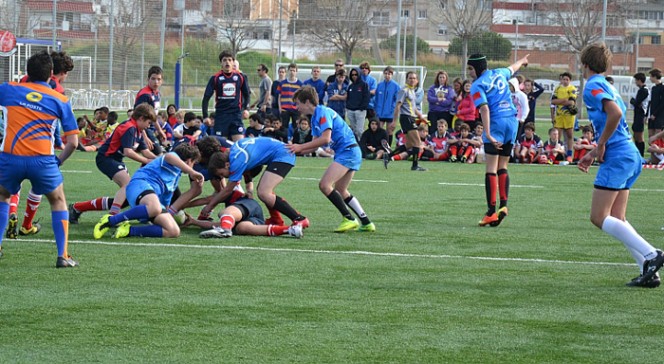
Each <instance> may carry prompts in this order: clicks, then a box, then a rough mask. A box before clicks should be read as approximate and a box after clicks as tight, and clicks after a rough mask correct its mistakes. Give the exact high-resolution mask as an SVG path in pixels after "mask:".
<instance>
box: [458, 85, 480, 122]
mask: <svg viewBox="0 0 664 364" xmlns="http://www.w3.org/2000/svg"><path fill="white" fill-rule="evenodd" d="M471 85H472V82H470V80H465V81H463V84H462V85H461V93H460V94H459V98H460V101H459V102H458V104H457V106H456V117H457V122H464V123H466V124H468V126H469V127H470V128H471V129H472V130H475V125H477V108H476V107H475V103H474V102H473V98H472V97H471V96H470V86H471Z"/></svg>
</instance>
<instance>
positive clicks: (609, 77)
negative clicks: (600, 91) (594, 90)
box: [604, 76, 614, 84]
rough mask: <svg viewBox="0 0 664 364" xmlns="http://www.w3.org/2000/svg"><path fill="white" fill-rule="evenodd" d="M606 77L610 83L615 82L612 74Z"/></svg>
mask: <svg viewBox="0 0 664 364" xmlns="http://www.w3.org/2000/svg"><path fill="white" fill-rule="evenodd" d="M604 79H605V80H606V82H608V83H610V84H613V82H614V80H613V77H611V76H606V77H604Z"/></svg>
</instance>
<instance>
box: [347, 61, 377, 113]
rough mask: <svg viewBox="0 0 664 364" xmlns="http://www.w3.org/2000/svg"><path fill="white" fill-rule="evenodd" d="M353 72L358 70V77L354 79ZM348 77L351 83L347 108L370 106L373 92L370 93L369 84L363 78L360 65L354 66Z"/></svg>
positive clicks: (359, 108)
mask: <svg viewBox="0 0 664 364" xmlns="http://www.w3.org/2000/svg"><path fill="white" fill-rule="evenodd" d="M353 72H357V78H356V79H355V80H354V81H353V78H352V77H351V76H350V75H351V74H352V73H353ZM348 78H349V79H350V82H351V84H350V85H349V86H348V90H347V91H346V94H347V95H348V96H347V98H346V109H348V110H366V109H367V108H368V107H369V100H370V99H371V94H370V93H369V85H367V83H366V82H364V81H363V80H362V72H360V69H359V67H355V68H353V69H352V70H351V71H350V72H349V73H348Z"/></svg>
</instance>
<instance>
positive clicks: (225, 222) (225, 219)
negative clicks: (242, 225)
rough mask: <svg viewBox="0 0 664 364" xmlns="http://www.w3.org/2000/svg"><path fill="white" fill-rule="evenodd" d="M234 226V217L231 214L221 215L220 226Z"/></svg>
mask: <svg viewBox="0 0 664 364" xmlns="http://www.w3.org/2000/svg"><path fill="white" fill-rule="evenodd" d="M233 226H235V218H234V217H233V216H231V215H224V216H222V217H221V228H222V229H226V230H232V229H233Z"/></svg>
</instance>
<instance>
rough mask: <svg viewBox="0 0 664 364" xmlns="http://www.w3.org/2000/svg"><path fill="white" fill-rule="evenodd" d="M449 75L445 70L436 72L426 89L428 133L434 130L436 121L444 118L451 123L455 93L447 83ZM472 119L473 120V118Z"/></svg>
mask: <svg viewBox="0 0 664 364" xmlns="http://www.w3.org/2000/svg"><path fill="white" fill-rule="evenodd" d="M448 80H449V76H448V75H447V72H445V71H438V73H436V80H435V81H434V83H433V85H431V87H429V91H427V101H428V102H429V113H428V115H427V117H428V119H429V121H431V125H429V134H430V135H431V134H433V133H435V132H436V129H437V125H436V121H438V120H440V119H444V120H445V121H447V124H448V125H449V124H451V123H452V112H451V111H452V109H453V108H454V98H455V97H456V94H455V93H454V89H453V88H452V86H450V85H449V84H448ZM473 121H474V120H473Z"/></svg>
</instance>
